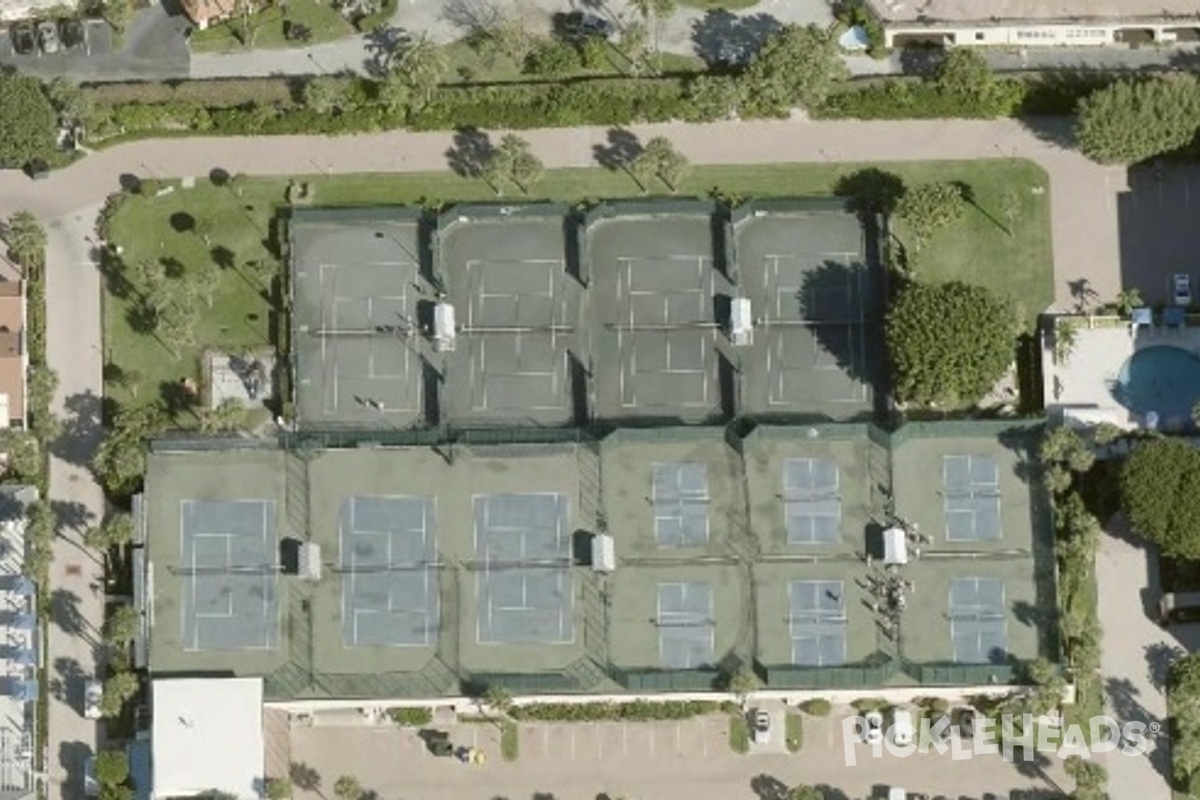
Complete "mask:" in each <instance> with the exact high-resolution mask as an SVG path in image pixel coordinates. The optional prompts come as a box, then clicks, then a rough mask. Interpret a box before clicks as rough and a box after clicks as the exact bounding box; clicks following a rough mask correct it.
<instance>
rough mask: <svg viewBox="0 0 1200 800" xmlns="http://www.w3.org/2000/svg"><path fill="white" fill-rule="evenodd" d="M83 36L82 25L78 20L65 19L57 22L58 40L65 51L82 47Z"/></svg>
mask: <svg viewBox="0 0 1200 800" xmlns="http://www.w3.org/2000/svg"><path fill="white" fill-rule="evenodd" d="M83 36H84V34H83V23H82V22H80V21H79V20H77V19H72V18H70V17H65V18H63V19H60V20H59V21H58V39H59V41H60V42H62V46H63V47H65V48H66V49H67V50H74V49H75V48H76V47H79V46H80V45H82V44H83Z"/></svg>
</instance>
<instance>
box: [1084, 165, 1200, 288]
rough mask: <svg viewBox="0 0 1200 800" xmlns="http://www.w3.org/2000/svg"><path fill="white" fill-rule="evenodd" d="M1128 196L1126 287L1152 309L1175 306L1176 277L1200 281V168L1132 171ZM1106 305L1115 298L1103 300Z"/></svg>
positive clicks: (1122, 217)
mask: <svg viewBox="0 0 1200 800" xmlns="http://www.w3.org/2000/svg"><path fill="white" fill-rule="evenodd" d="M1128 180H1129V190H1128V191H1126V192H1122V193H1120V194H1118V195H1117V219H1118V224H1119V231H1120V242H1121V281H1122V284H1123V285H1124V286H1126V287H1137V289H1138V290H1139V291H1140V292H1141V294H1142V298H1143V299H1144V300H1145V301H1146V302H1148V303H1165V302H1171V299H1172V298H1171V276H1172V275H1175V274H1177V273H1182V274H1187V275H1191V281H1192V296H1193V302H1195V301H1196V296H1197V285H1196V281H1197V280H1200V266H1198V264H1200V262H1198V261H1197V257H1196V254H1197V253H1200V227H1198V226H1197V225H1196V224H1195V217H1196V215H1197V214H1198V213H1200V167H1197V166H1194V165H1189V164H1174V163H1164V164H1162V165H1161V166H1159V165H1155V164H1144V165H1138V166H1133V167H1130V168H1129V175H1128ZM1098 299H1099V300H1101V301H1107V300H1111V299H1112V298H1108V297H1104V298H1098Z"/></svg>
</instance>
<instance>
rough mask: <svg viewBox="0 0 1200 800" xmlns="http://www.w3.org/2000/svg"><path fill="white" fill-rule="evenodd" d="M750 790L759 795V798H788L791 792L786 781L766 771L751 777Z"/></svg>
mask: <svg viewBox="0 0 1200 800" xmlns="http://www.w3.org/2000/svg"><path fill="white" fill-rule="evenodd" d="M750 790H751V791H752V792H754V794H756V795H758V800H787V798H788V794H790V790H789V789H788V785H787V784H786V783H784V782H783V781H781V780H779V778H776V777H775V776H773V775H767V774H766V773H760V774H758V775H755V776H754V777H753V778H751V779H750Z"/></svg>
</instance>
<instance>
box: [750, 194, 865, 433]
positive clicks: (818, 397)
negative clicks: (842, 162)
mask: <svg viewBox="0 0 1200 800" xmlns="http://www.w3.org/2000/svg"><path fill="white" fill-rule="evenodd" d="M812 205H813V208H812V209H811V210H807V211H801V210H797V211H785V210H776V211H771V212H766V211H763V212H758V213H755V214H754V215H753V216H750V217H747V218H745V219H743V220H741V221H739V222H737V223H736V224H735V225H734V226H733V239H734V242H735V249H736V252H737V259H738V269H739V274H740V276H741V281H742V294H743V296H744V297H747V298H749V299H750V301H751V308H752V312H753V314H754V317H755V328H756V329H755V332H754V344H753V346H752V347H749V348H743V349H741V350H740V351H739V354H740V356H741V368H742V371H743V375H744V376H745V381H746V389H747V390H746V391H745V392H744V394H743V402H744V403H745V405H746V408H747V410H748V411H750V412H752V413H757V414H763V415H773V414H796V413H802V414H817V415H822V416H826V417H829V418H831V419H846V418H849V417H854V416H856V415H859V414H861V413H864V412H866V411H869V410H870V407H871V402H872V396H873V395H872V392H873V386H874V383H875V381H876V379H877V377H878V365H877V363H876V362H877V361H878V359H877V358H876V357H875V355H874V353H875V351H876V350H878V348H879V334H878V326H877V324H876V315H877V313H878V311H877V308H876V306H877V303H878V296H879V292H878V291H877V288H876V283H877V282H878V277H877V271H876V270H875V269H873V268H872V267H871V266H870V262H869V260H868V257H867V253H866V249H865V241H864V237H863V232H862V229H861V226H860V223H859V221H858V220H857V218H856V217H854V215H852V214H847V213H846V212H845V211H844V210H843V209H842V208H841V207H839V206H826V205H824V204H820V203H817V204H812Z"/></svg>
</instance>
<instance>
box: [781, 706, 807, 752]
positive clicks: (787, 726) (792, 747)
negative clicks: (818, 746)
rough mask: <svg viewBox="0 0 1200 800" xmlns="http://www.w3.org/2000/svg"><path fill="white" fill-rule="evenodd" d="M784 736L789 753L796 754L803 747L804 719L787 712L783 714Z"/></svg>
mask: <svg viewBox="0 0 1200 800" xmlns="http://www.w3.org/2000/svg"><path fill="white" fill-rule="evenodd" d="M783 723H784V736H785V741H786V744H787V751H788V752H789V753H798V752H800V748H801V747H803V746H804V717H803V716H802V715H800V714H797V713H795V712H792V711H789V712H787V713H786V714H784V717H783Z"/></svg>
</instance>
